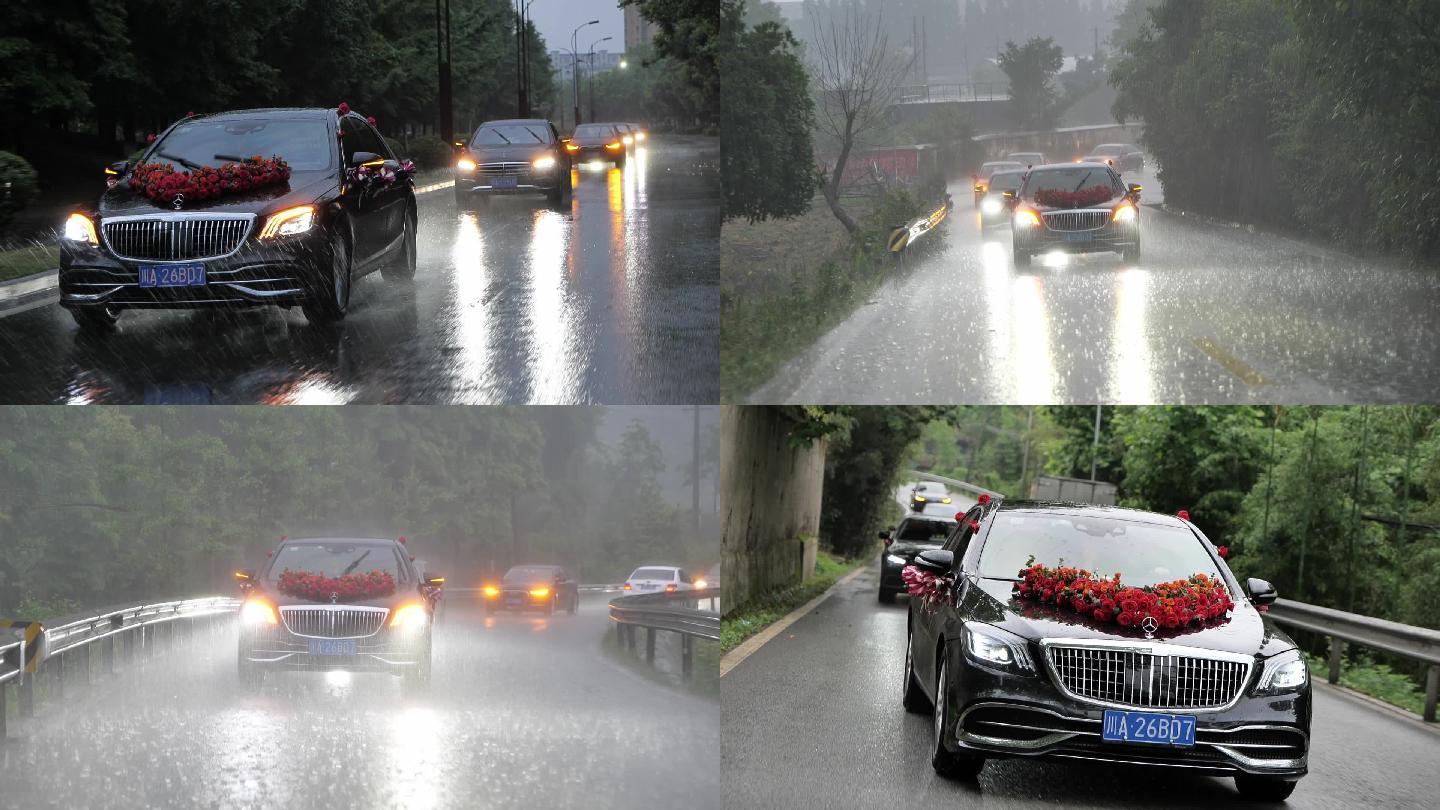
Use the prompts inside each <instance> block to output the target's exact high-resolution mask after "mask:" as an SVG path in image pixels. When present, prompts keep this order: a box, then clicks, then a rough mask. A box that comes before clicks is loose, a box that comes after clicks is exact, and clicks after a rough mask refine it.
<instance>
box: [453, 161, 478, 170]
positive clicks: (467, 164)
mask: <svg viewBox="0 0 1440 810" xmlns="http://www.w3.org/2000/svg"><path fill="white" fill-rule="evenodd" d="M455 168H457V169H459V170H460V171H462V172H473V171H475V161H473V160H471V159H470V158H460V159H459V160H457V161H455Z"/></svg>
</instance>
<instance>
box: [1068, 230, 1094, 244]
mask: <svg viewBox="0 0 1440 810" xmlns="http://www.w3.org/2000/svg"><path fill="white" fill-rule="evenodd" d="M1094 238H1095V234H1093V233H1090V232H1089V231H1081V232H1079V233H1067V234H1065V241H1066V242H1089V241H1090V240H1092V239H1094Z"/></svg>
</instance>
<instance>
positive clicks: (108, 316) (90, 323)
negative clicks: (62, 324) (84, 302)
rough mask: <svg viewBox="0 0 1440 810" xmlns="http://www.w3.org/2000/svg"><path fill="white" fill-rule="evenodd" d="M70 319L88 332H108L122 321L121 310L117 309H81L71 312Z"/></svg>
mask: <svg viewBox="0 0 1440 810" xmlns="http://www.w3.org/2000/svg"><path fill="white" fill-rule="evenodd" d="M70 317H72V318H74V319H75V323H76V324H77V325H79V327H80V328H81V329H83V330H85V331H87V332H108V331H110V330H112V329H114V328H115V324H116V322H118V321H119V320H120V310H118V309H116V308H115V307H80V308H78V309H72V310H70Z"/></svg>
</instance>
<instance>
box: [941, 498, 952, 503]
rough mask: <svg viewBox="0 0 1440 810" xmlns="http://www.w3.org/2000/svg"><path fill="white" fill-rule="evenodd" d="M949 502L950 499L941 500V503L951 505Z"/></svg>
mask: <svg viewBox="0 0 1440 810" xmlns="http://www.w3.org/2000/svg"><path fill="white" fill-rule="evenodd" d="M949 502H950V499H949V498H941V499H940V503H949Z"/></svg>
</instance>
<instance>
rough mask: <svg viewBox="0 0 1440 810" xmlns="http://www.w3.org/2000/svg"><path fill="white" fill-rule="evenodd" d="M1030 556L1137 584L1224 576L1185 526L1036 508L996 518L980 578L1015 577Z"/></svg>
mask: <svg viewBox="0 0 1440 810" xmlns="http://www.w3.org/2000/svg"><path fill="white" fill-rule="evenodd" d="M1031 555H1034V557H1035V562H1037V563H1043V564H1045V565H1047V566H1056V565H1060V564H1062V563H1063V564H1065V565H1070V566H1075V567H1077V568H1084V569H1087V570H1089V571H1091V572H1093V573H1094V574H1095V575H1096V576H1097V577H1101V578H1106V577H1110V576H1113V575H1115V574H1116V573H1118V574H1120V581H1121V582H1123V583H1124V584H1126V585H1129V586H1133V587H1136V588H1144V587H1146V586H1149V585H1158V584H1159V583H1161V582H1170V581H1172V580H1176V579H1185V578H1187V577H1190V576H1192V575H1194V574H1208V575H1210V576H1212V577H1216V578H1219V577H1220V572H1219V571H1218V570H1217V569H1216V568H1215V563H1214V561H1213V560H1211V558H1210V555H1209V554H1207V553H1205V549H1204V547H1203V545H1202V543H1201V540H1200V538H1198V537H1196V536H1195V534H1194V533H1193V532H1192V531H1190V530H1189V529H1188V528H1185V527H1183V526H1164V525H1157V524H1154V523H1141V522H1138V521H1131V520H1119V519H1116V518H1111V517H1093V516H1090V515H1083V516H1082V515H1078V514H1053V513H1052V514H1046V513H1036V512H1001V513H1000V514H999V515H997V516H996V517H995V523H994V525H993V526H992V527H991V529H990V533H989V535H988V536H987V537H986V538H985V547H984V549H983V550H982V551H981V553H980V576H982V577H988V578H995V579H1015V578H1016V577H1018V576H1019V573H1020V570H1021V569H1022V568H1024V567H1025V565H1026V560H1027V559H1029V558H1030V556H1031Z"/></svg>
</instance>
